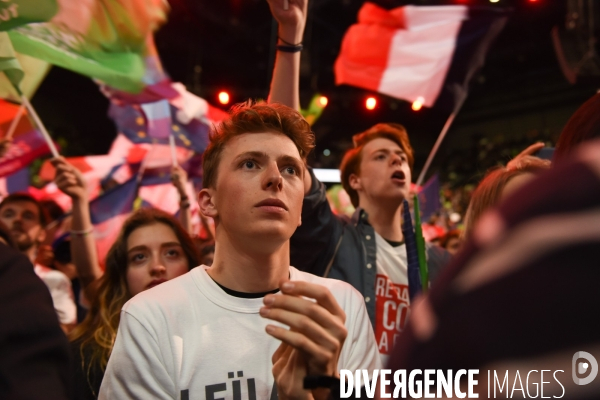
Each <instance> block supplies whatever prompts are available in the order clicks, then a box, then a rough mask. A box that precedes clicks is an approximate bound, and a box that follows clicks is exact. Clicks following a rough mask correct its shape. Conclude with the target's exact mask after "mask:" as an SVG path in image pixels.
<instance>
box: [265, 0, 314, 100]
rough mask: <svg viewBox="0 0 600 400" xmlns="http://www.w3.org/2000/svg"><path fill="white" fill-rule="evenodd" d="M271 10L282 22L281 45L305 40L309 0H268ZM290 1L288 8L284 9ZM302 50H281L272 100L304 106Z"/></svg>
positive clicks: (272, 83) (275, 73)
mask: <svg viewBox="0 0 600 400" xmlns="http://www.w3.org/2000/svg"><path fill="white" fill-rule="evenodd" d="M267 2H268V3H269V7H270V8H271V14H272V15H273V17H274V18H275V20H276V21H277V23H278V24H279V27H278V29H277V36H278V38H277V45H281V46H288V47H291V46H292V45H297V44H301V43H302V36H303V35H304V27H305V25H306V13H307V5H308V0H267ZM284 3H287V5H288V7H287V9H284V6H285V4H284ZM300 53H301V52H300V51H297V52H286V51H281V50H278V51H277V56H276V57H275V67H274V69H273V77H272V79H271V90H270V92H269V103H281V104H285V105H286V106H288V107H291V108H293V109H295V110H300V90H299V85H300Z"/></svg>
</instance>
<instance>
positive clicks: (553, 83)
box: [33, 0, 598, 186]
mask: <svg viewBox="0 0 600 400" xmlns="http://www.w3.org/2000/svg"><path fill="white" fill-rule="evenodd" d="M567 1H568V0H537V1H531V0H512V1H511V0H500V1H499V2H498V3H494V4H491V3H489V1H483V0H455V1H452V0H447V1H425V0H422V1H393V0H379V1H373V2H375V3H378V4H379V5H381V6H384V7H386V8H392V7H397V6H401V5H405V4H419V5H433V4H437V5H439V4H466V5H486V6H491V7H501V8H509V9H511V10H512V13H511V16H510V18H509V21H508V23H507V25H506V27H505V28H504V30H503V31H502V32H501V34H500V35H499V37H498V39H497V40H496V41H495V42H494V44H493V45H492V47H491V50H490V52H489V54H488V56H487V59H486V64H485V67H484V68H483V69H482V70H481V71H480V72H479V73H478V74H477V75H476V76H475V77H474V79H473V81H472V82H471V86H470V94H469V97H468V98H467V101H466V102H465V104H464V106H463V109H462V111H461V113H460V114H459V117H458V118H457V119H456V121H455V123H454V125H453V127H452V128H451V130H450V132H449V134H448V136H447V138H446V140H445V141H444V143H443V145H442V148H441V150H440V152H439V154H438V156H437V157H436V159H435V161H434V164H433V167H432V169H431V171H432V172H435V171H439V172H441V175H442V179H443V180H444V181H446V182H450V183H451V184H452V185H454V186H458V185H464V184H466V183H470V182H474V181H475V180H476V179H477V178H478V177H479V176H480V174H481V173H482V172H483V171H485V170H486V169H487V168H489V167H490V166H492V165H495V164H497V163H498V162H506V161H507V160H508V159H509V158H510V157H511V156H514V155H515V154H516V153H517V152H518V151H520V150H521V149H523V148H524V147H526V146H527V145H529V144H531V143H533V142H534V141H537V140H542V141H546V142H547V143H548V144H549V145H552V144H553V143H554V142H555V140H556V138H557V137H558V134H559V133H560V131H561V130H562V128H563V126H564V124H565V123H566V121H567V120H568V118H569V117H570V115H571V114H572V113H573V112H574V111H575V110H576V109H577V107H579V106H580V105H581V104H582V103H583V102H584V101H585V100H586V99H587V98H589V97H591V96H592V95H593V94H594V93H595V92H596V89H597V87H598V85H597V83H596V82H594V81H587V82H579V83H577V84H570V83H569V82H567V80H566V78H565V77H564V76H563V73H562V72H561V69H560V67H559V63H558V60H557V57H556V54H555V51H554V48H553V45H552V40H551V36H550V31H551V29H552V28H553V27H554V26H559V27H564V26H565V18H566V14H567V5H568V3H567ZM169 3H170V5H171V12H170V15H169V21H168V22H167V23H166V24H165V25H164V26H163V27H161V28H160V30H159V31H158V32H157V33H156V35H155V38H156V44H157V48H158V50H159V54H160V55H161V59H162V62H163V64H164V66H165V69H166V70H167V72H168V73H169V75H170V76H171V78H172V79H173V80H174V81H179V82H182V83H184V84H185V85H186V86H187V88H188V90H189V91H191V92H193V93H195V94H197V95H199V96H201V97H204V98H206V99H207V100H208V101H209V102H210V103H212V104H213V105H218V102H217V93H218V92H219V91H221V90H227V91H228V92H229V93H230V94H231V96H232V102H233V103H235V102H240V101H244V100H245V99H247V98H249V97H251V98H266V96H267V93H268V88H269V81H270V77H271V69H272V63H273V58H274V51H273V46H272V45H273V44H274V42H275V36H274V34H275V33H276V25H275V24H274V22H273V20H272V18H271V16H270V12H269V9H268V5H267V3H266V1H265V0H217V1H215V0H210V1H209V0H170V1H169ZM362 4H363V1H359V0H311V2H310V3H309V17H308V23H307V27H306V32H305V37H304V45H305V49H304V51H303V52H302V67H301V99H302V106H303V107H306V106H307V105H308V102H309V101H310V99H311V98H312V96H313V95H314V94H315V93H317V92H318V93H322V94H324V95H326V96H327V97H328V98H329V104H328V106H327V107H326V109H325V111H324V112H323V115H322V116H321V117H320V119H319V120H318V121H317V122H316V123H315V125H314V126H313V130H314V132H315V134H316V137H317V148H316V151H315V154H314V155H313V157H312V159H311V164H313V165H315V166H321V167H327V168H337V167H338V165H339V161H340V156H341V154H343V151H344V150H345V149H346V148H347V147H348V146H349V145H350V137H351V136H352V135H353V134H354V133H357V132H360V131H362V130H364V129H366V128H368V127H370V126H371V125H373V124H375V123H377V122H398V123H401V124H403V125H405V126H406V128H407V130H408V132H409V135H410V137H411V141H412V144H413V146H414V148H415V152H416V162H415V171H414V175H415V177H414V178H413V179H416V175H417V174H418V172H419V171H420V169H421V168H422V166H423V164H424V162H425V159H426V157H427V155H428V153H429V151H430V149H431V148H432V146H433V143H434V142H435V139H436V138H437V135H438V134H439V132H440V130H441V128H442V126H443V124H444V122H445V119H446V117H447V114H443V113H442V112H441V111H438V110H436V109H435V108H434V109H423V110H421V111H419V112H415V111H412V110H411V107H410V104H409V103H407V102H406V101H403V100H398V99H393V98H390V97H387V96H384V95H379V94H377V93H369V92H367V91H365V90H362V89H358V88H353V87H349V86H341V87H338V86H335V83H334V75H333V64H334V61H335V59H336V57H337V55H338V52H339V47H340V44H341V40H342V37H343V35H344V33H345V31H346V30H347V28H348V27H349V26H350V25H351V24H352V23H354V22H355V21H356V15H357V12H358V10H359V8H360V7H361V6H362ZM368 95H375V97H377V99H378V106H377V108H376V109H375V110H373V111H367V110H366V109H365V107H364V101H365V98H366V97H367V96H368ZM33 104H34V106H35V107H36V108H37V109H38V111H39V114H40V116H41V117H42V119H43V120H44V121H45V123H46V125H47V127H48V128H49V130H50V131H51V133H52V135H53V136H54V137H55V138H58V139H59V141H60V142H61V144H62V146H63V154H65V155H67V156H77V155H89V154H105V153H106V152H107V151H108V149H109V147H110V144H111V143H112V140H113V139H114V137H115V135H116V130H115V127H114V125H113V124H112V122H111V121H110V120H109V119H108V117H107V116H106V112H107V108H108V101H107V100H106V99H105V98H104V97H103V95H102V94H100V92H99V91H98V89H97V87H96V85H95V84H94V83H93V82H92V81H91V80H90V79H88V78H86V77H83V76H80V75H77V74H75V73H72V72H69V71H66V70H63V69H60V68H57V67H54V68H52V70H51V72H50V73H49V75H48V77H47V78H46V80H45V81H44V82H43V83H42V85H41V86H40V88H39V90H38V92H37V93H36V95H35V96H34V98H33ZM224 108H225V107H224ZM325 149H329V150H330V151H331V155H329V156H325V155H324V154H323V150H325Z"/></svg>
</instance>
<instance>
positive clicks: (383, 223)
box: [291, 124, 450, 362]
mask: <svg viewBox="0 0 600 400" xmlns="http://www.w3.org/2000/svg"><path fill="white" fill-rule="evenodd" d="M353 140H354V148H352V149H350V150H348V151H347V152H346V154H345V155H344V158H343V160H342V165H341V167H340V170H341V178H342V185H343V186H344V189H345V190H346V191H347V192H348V194H349V196H350V199H351V201H352V204H353V205H354V207H356V209H357V210H356V212H355V214H354V216H353V218H352V220H351V221H347V220H344V219H342V218H339V217H337V216H336V215H334V213H333V212H332V210H331V208H330V206H329V203H328V201H327V198H326V196H325V190H326V188H325V185H323V184H322V183H321V182H319V181H318V180H317V179H316V177H315V176H314V174H313V173H312V171H311V170H310V169H309V170H308V171H309V173H307V174H306V175H305V198H304V204H303V208H302V221H303V223H302V226H300V227H299V228H298V230H297V231H296V232H295V233H294V235H293V236H292V239H291V257H292V258H291V263H292V265H294V266H296V267H297V268H298V269H300V270H302V271H307V272H311V273H314V274H316V275H320V276H325V277H329V278H335V279H340V280H343V281H345V282H348V283H350V284H352V286H354V287H355V288H356V289H357V290H358V291H359V292H361V294H362V295H363V298H364V301H365V304H366V307H367V311H368V314H369V318H370V320H371V323H372V325H373V327H374V330H375V338H376V340H377V346H378V349H379V351H380V354H381V355H382V358H383V361H384V362H385V360H386V359H387V356H388V355H389V353H390V352H391V351H392V348H393V346H394V342H395V340H396V338H398V337H399V335H400V333H401V332H402V331H403V329H404V326H405V324H406V322H407V319H408V315H409V310H410V300H409V296H408V271H407V269H408V262H407V254H406V246H405V244H404V237H403V234H402V228H401V222H402V217H401V215H402V214H401V213H402V203H403V201H404V200H405V199H407V200H409V201H410V196H409V195H410V183H411V177H412V166H413V162H414V156H413V149H412V147H411V145H410V142H409V139H408V135H407V133H406V130H405V129H404V127H403V126H401V125H399V124H377V125H375V126H373V127H372V128H370V129H368V130H366V131H365V132H362V133H360V134H357V135H355V136H354V138H353ZM427 258H428V267H429V274H430V276H431V277H433V278H435V276H436V275H437V273H438V271H439V269H440V268H441V267H442V266H443V265H444V264H445V263H446V262H447V261H448V260H449V258H450V255H449V254H448V253H447V252H446V251H445V250H443V249H441V248H439V247H437V246H427Z"/></svg>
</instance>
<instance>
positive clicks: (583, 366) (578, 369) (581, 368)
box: [573, 351, 598, 385]
mask: <svg viewBox="0 0 600 400" xmlns="http://www.w3.org/2000/svg"><path fill="white" fill-rule="evenodd" d="M580 358H585V359H586V360H587V361H588V362H580V363H579V365H575V364H576V363H577V360H578V359H580ZM590 366H591V367H592V370H591V372H590V374H589V375H588V377H587V378H583V379H582V378H578V377H577V374H578V373H579V374H584V373H585V372H586V371H587V370H588V368H589V367H590ZM596 375H598V362H597V361H596V359H595V358H594V356H593V355H591V354H590V353H587V352H585V351H578V352H577V353H575V354H573V382H575V384H576V385H587V384H588V383H591V382H592V381H593V380H594V379H595V378H596Z"/></svg>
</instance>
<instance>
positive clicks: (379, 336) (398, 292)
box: [375, 274, 410, 354]
mask: <svg viewBox="0 0 600 400" xmlns="http://www.w3.org/2000/svg"><path fill="white" fill-rule="evenodd" d="M375 297H376V299H375V339H376V340H377V347H378V348H379V353H381V354H390V353H391V352H392V349H393V348H394V344H395V342H396V339H397V338H398V337H399V336H400V333H401V332H402V331H403V330H404V326H405V325H406V322H407V320H408V314H409V310H410V302H409V297H408V285H400V284H396V283H393V282H392V281H391V280H390V279H389V278H388V277H387V276H385V275H379V274H378V275H377V280H376V284H375Z"/></svg>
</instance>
